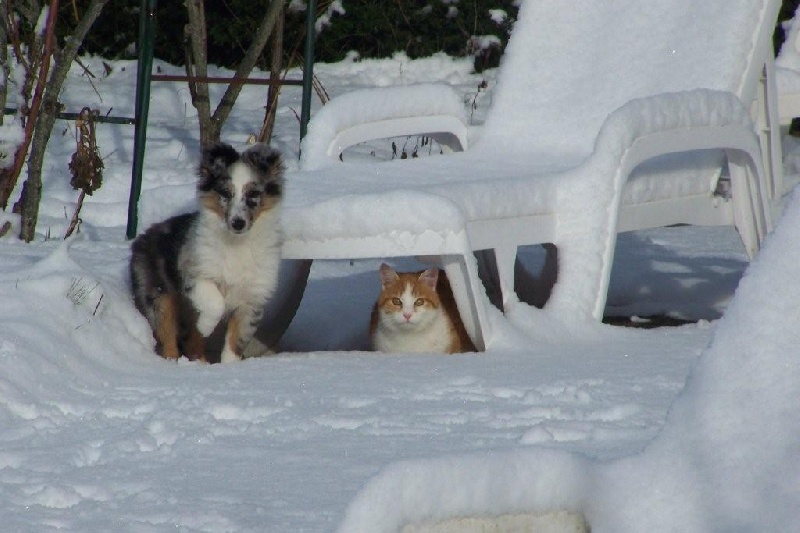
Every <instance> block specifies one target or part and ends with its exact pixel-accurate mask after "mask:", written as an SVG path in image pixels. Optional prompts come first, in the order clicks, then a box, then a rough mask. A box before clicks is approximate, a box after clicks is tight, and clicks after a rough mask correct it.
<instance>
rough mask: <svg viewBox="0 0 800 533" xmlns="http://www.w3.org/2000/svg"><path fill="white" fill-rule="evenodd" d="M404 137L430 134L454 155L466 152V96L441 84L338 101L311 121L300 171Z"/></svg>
mask: <svg viewBox="0 0 800 533" xmlns="http://www.w3.org/2000/svg"><path fill="white" fill-rule="evenodd" d="M403 135H427V136H429V137H432V138H434V139H435V140H436V141H437V142H439V143H440V144H441V145H442V146H444V147H447V148H448V149H450V150H453V151H462V150H465V149H466V148H467V125H466V110H465V106H464V104H463V102H462V99H461V97H460V96H459V95H458V93H457V92H456V91H455V90H453V88H452V87H450V86H447V85H441V84H422V85H408V86H402V87H383V88H377V89H362V90H358V91H353V92H350V93H347V94H343V95H341V96H338V97H336V98H334V99H332V100H331V101H330V102H328V103H327V104H326V105H325V106H324V107H322V108H321V109H320V110H319V111H318V112H317V113H316V114H315V115H314V117H312V119H311V121H310V122H309V124H308V133H307V134H306V137H305V138H304V139H303V142H302V146H301V158H300V167H301V168H302V169H303V170H315V169H318V168H322V167H325V166H328V165H331V164H336V163H338V158H339V155H340V154H341V153H342V152H343V151H344V150H346V149H347V148H348V147H350V146H353V145H355V144H358V143H361V142H365V141H370V140H374V139H384V138H387V137H399V136H403Z"/></svg>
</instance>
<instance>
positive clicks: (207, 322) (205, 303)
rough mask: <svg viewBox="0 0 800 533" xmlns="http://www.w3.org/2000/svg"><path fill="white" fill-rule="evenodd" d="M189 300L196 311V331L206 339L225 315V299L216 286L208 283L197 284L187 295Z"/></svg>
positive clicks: (200, 282)
mask: <svg viewBox="0 0 800 533" xmlns="http://www.w3.org/2000/svg"><path fill="white" fill-rule="evenodd" d="M189 298H190V299H191V300H192V303H193V304H194V307H195V309H197V314H198V316H197V330H198V331H199V332H200V334H201V335H202V336H203V337H208V336H209V335H211V333H213V332H214V328H216V327H217V324H219V321H220V320H222V315H223V314H225V299H224V298H223V297H222V293H220V292H219V289H217V286H216V285H214V283H212V282H210V281H199V282H197V284H196V285H195V286H194V287H193V288H192V290H191V292H190V293H189Z"/></svg>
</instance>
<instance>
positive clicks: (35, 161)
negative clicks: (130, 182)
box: [15, 0, 108, 242]
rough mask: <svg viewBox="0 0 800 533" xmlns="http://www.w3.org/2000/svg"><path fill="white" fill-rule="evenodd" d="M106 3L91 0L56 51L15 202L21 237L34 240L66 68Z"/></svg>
mask: <svg viewBox="0 0 800 533" xmlns="http://www.w3.org/2000/svg"><path fill="white" fill-rule="evenodd" d="M107 3H108V0H92V1H91V2H90V4H89V6H88V7H87V8H86V11H85V12H84V14H83V18H81V20H80V22H79V23H78V25H77V26H76V27H75V31H74V32H73V33H72V35H71V36H70V37H69V38H68V39H66V44H65V46H64V48H63V49H61V50H60V51H59V52H57V53H56V54H55V60H54V64H55V67H54V69H53V74H52V76H50V79H49V81H48V82H47V86H46V89H45V93H44V98H43V101H42V107H41V112H40V113H39V116H38V117H37V118H36V123H35V127H34V132H33V138H32V142H31V153H30V157H29V158H28V177H27V179H26V180H25V183H24V185H23V189H22V194H21V196H20V199H19V201H18V202H17V204H16V205H15V211H16V210H19V212H20V213H21V214H22V224H21V228H20V239H22V240H24V241H26V242H30V241H32V240H33V237H34V235H35V232H36V222H37V221H38V219H39V201H40V200H41V197H42V163H43V162H44V152H45V148H47V143H48V141H49V140H50V134H51V133H52V132H53V125H54V124H55V121H56V113H58V110H59V107H60V104H59V102H58V95H59V93H60V92H61V88H62V87H63V85H64V82H65V81H66V79H67V74H68V73H69V68H70V66H71V65H72V62H73V61H74V60H75V56H77V54H78V47H79V46H80V45H81V43H82V42H83V40H84V38H85V37H86V34H87V33H88V32H89V29H91V27H92V25H93V24H94V22H95V21H96V20H97V17H99V16H100V13H101V12H102V11H103V8H104V7H105V5H106V4H107ZM56 12H57V9H56V11H53V16H55V13H56Z"/></svg>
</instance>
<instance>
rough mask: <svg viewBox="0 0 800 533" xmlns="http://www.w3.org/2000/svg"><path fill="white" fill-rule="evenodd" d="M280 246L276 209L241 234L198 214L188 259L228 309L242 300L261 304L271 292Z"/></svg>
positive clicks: (195, 272)
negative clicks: (210, 284) (215, 288)
mask: <svg viewBox="0 0 800 533" xmlns="http://www.w3.org/2000/svg"><path fill="white" fill-rule="evenodd" d="M280 246H281V239H280V230H279V228H278V213H277V209H275V210H273V212H271V213H268V214H265V215H264V216H262V217H260V218H259V219H258V220H256V222H255V223H254V224H253V227H252V228H251V229H250V231H248V232H247V233H244V234H242V235H232V234H231V233H230V232H228V231H227V230H226V229H225V228H224V227H222V225H221V224H220V223H219V220H218V219H217V218H216V217H214V216H213V215H210V216H202V215H201V217H200V220H199V221H198V228H197V235H196V238H194V239H193V242H192V243H191V245H190V247H189V248H190V250H191V252H190V253H191V255H192V258H191V259H190V261H191V263H192V270H193V271H194V274H195V276H196V279H198V280H200V279H204V280H208V281H212V282H214V283H215V284H216V285H217V289H218V290H219V292H220V293H221V294H222V296H223V298H224V300H225V311H226V312H229V311H232V310H233V309H235V308H236V307H237V306H238V305H241V303H245V302H246V303H249V304H251V305H260V304H263V303H264V300H266V299H267V298H268V297H269V296H271V294H272V292H273V291H274V288H275V284H276V282H277V280H278V269H279V267H280Z"/></svg>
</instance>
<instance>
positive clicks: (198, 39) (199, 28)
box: [185, 0, 285, 144]
mask: <svg viewBox="0 0 800 533" xmlns="http://www.w3.org/2000/svg"><path fill="white" fill-rule="evenodd" d="M284 4H285V0H271V1H270V3H269V6H268V8H267V10H266V12H265V13H264V18H263V19H262V21H261V24H259V26H258V29H257V30H256V32H255V36H254V37H253V41H252V42H251V43H250V47H249V48H248V49H247V51H246V52H245V54H244V57H243V58H242V61H241V62H240V63H239V67H238V68H237V69H236V73H235V75H234V76H235V77H236V78H241V79H244V78H247V77H248V76H249V75H250V73H251V72H252V71H253V68H254V67H255V65H256V61H257V60H258V56H259V55H260V54H261V52H262V51H263V50H264V47H265V46H266V44H267V40H269V37H270V35H271V33H272V30H273V28H274V27H275V23H276V21H277V19H278V15H279V14H280V13H281V11H282V10H283V6H284ZM185 5H186V8H187V11H188V14H189V28H188V29H187V34H188V36H189V39H190V43H191V44H190V49H191V52H192V58H191V59H192V61H193V63H194V66H193V67H192V68H193V71H194V72H195V75H196V76H205V75H206V73H207V72H208V58H207V55H206V25H205V10H204V8H203V2H202V0H185ZM187 68H188V67H187ZM241 90H242V83H240V82H238V83H237V82H231V83H230V84H229V85H228V88H227V89H226V90H225V94H224V95H223V96H222V100H220V103H219V104H218V105H217V107H216V109H215V110H214V114H213V115H211V114H210V110H211V106H210V103H209V102H208V85H207V84H205V83H201V82H197V83H195V88H194V91H196V97H194V95H195V93H193V103H194V104H195V108H196V109H197V113H198V120H199V123H200V142H201V143H202V144H206V143H208V142H213V141H217V140H219V137H220V134H221V132H222V126H223V125H224V124H225V121H226V120H227V119H228V115H230V112H231V110H232V109H233V105H234V104H235V103H236V99H237V98H238V97H239V93H240V92H241Z"/></svg>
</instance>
